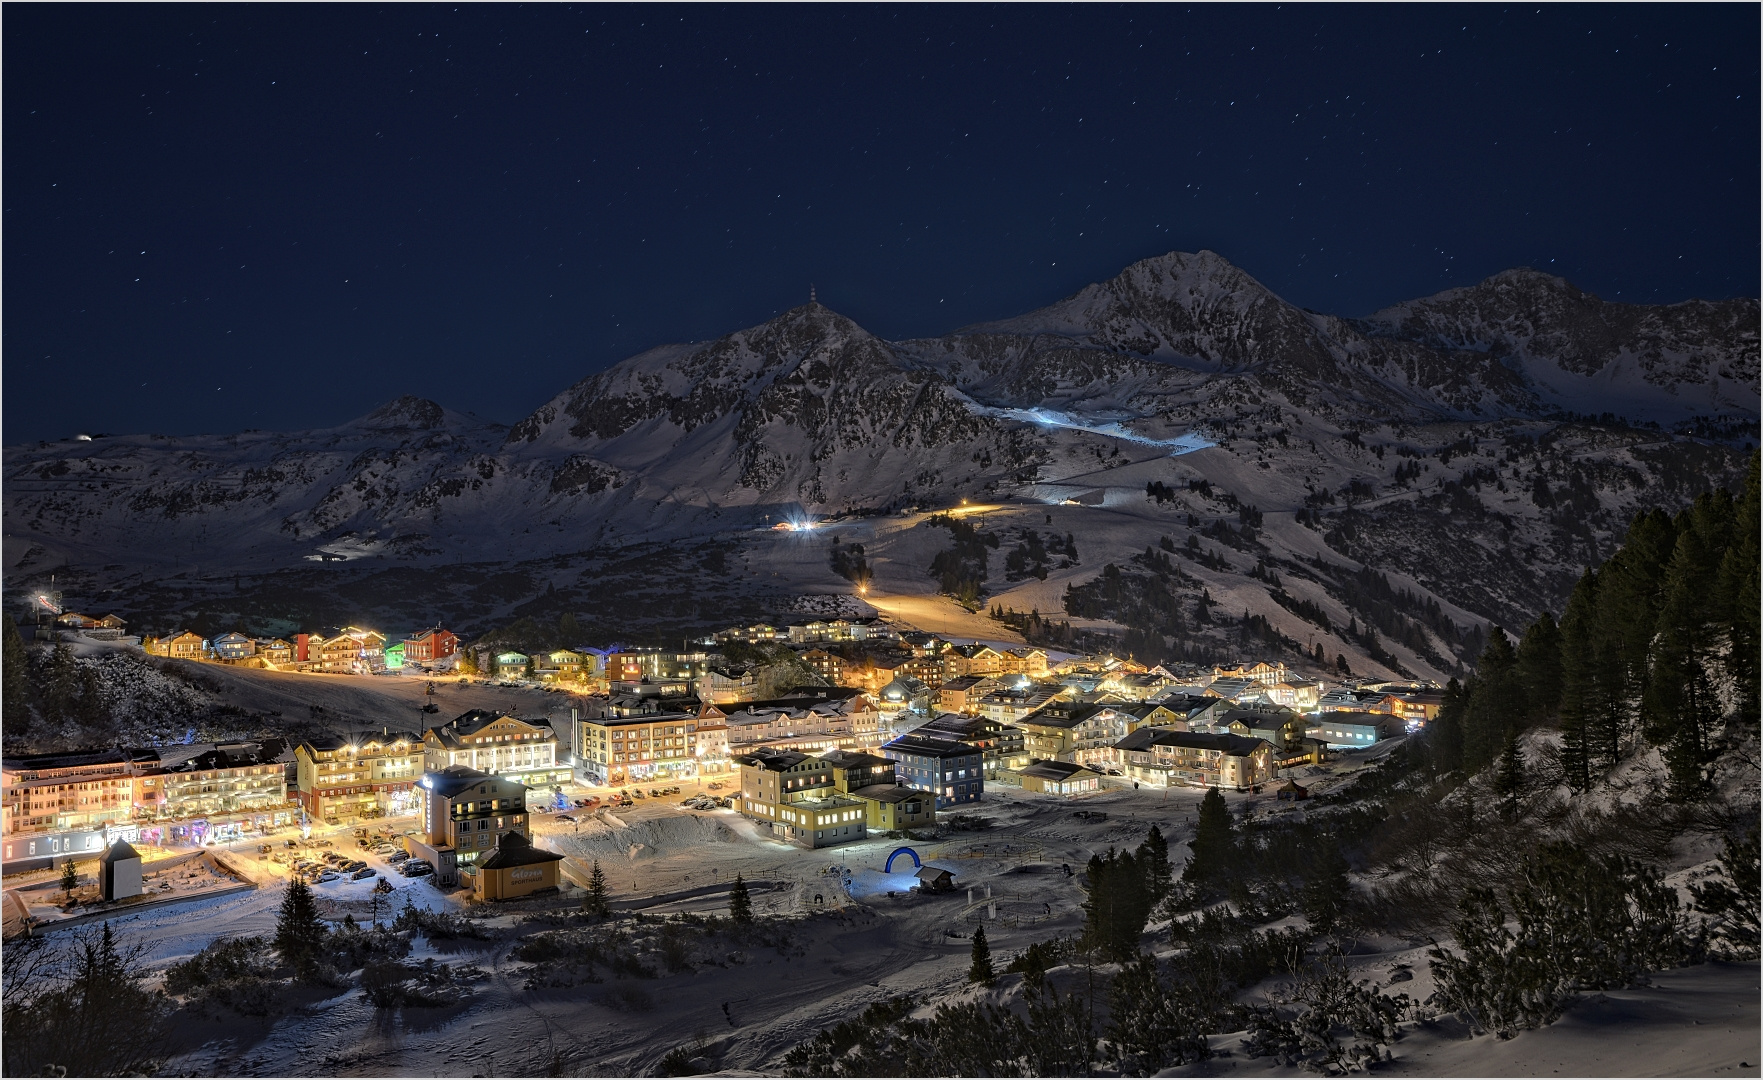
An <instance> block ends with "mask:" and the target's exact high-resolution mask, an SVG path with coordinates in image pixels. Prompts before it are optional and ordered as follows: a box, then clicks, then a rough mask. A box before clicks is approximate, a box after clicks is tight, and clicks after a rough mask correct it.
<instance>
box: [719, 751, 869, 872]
mask: <svg viewBox="0 0 1763 1080" xmlns="http://www.w3.org/2000/svg"><path fill="white" fill-rule="evenodd" d="M735 762H736V763H737V764H738V765H739V766H740V770H741V794H740V799H739V803H738V805H739V808H740V811H741V813H743V814H745V815H746V816H748V817H750V818H752V819H754V820H755V821H759V822H762V823H764V824H765V825H766V826H767V827H768V828H770V830H771V832H772V835H773V836H775V837H777V838H778V839H780V840H785V841H788V842H789V843H792V844H796V845H798V846H800V847H806V848H819V847H831V846H833V845H835V844H848V843H852V842H854V841H857V840H862V839H865V838H866V837H867V836H868V835H869V810H868V808H867V807H866V806H865V804H864V801H863V800H862V799H859V798H855V797H853V796H851V795H846V794H842V793H840V792H839V790H838V788H837V787H836V785H835V784H834V780H833V773H834V769H833V766H832V765H831V764H829V763H828V762H826V761H825V760H823V759H821V758H816V757H811V756H809V755H807V754H802V753H796V752H793V751H775V750H759V751H755V752H754V753H751V754H743V755H740V756H739V757H737V758H735Z"/></svg>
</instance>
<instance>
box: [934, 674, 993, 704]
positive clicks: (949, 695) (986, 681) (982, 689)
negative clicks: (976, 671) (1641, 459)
mask: <svg viewBox="0 0 1763 1080" xmlns="http://www.w3.org/2000/svg"><path fill="white" fill-rule="evenodd" d="M993 686H994V684H993V683H992V681H991V677H990V676H987V675H961V676H958V677H956V678H953V679H949V680H948V681H946V682H944V683H943V685H941V686H939V687H937V707H938V708H939V709H941V710H942V711H944V712H952V713H973V712H977V711H979V710H978V706H979V699H980V697H981V696H982V695H984V694H985V693H986V692H987V691H989V690H991V689H992V688H993Z"/></svg>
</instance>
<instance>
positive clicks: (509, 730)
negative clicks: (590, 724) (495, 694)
mask: <svg viewBox="0 0 1763 1080" xmlns="http://www.w3.org/2000/svg"><path fill="white" fill-rule="evenodd" d="M557 746H558V738H557V732H556V731H555V730H553V729H552V727H551V722H550V721H549V720H545V719H529V720H523V719H520V718H518V717H514V716H509V715H506V714H504V713H499V712H496V711H494V710H491V709H472V710H471V711H470V712H466V713H462V714H460V715H459V716H456V717H454V718H453V719H451V720H449V721H447V722H446V723H445V724H442V725H441V726H440V727H435V728H430V729H429V730H428V731H426V732H424V733H423V736H422V761H423V768H424V770H425V771H427V772H440V771H441V770H443V769H446V768H449V767H451V766H454V765H463V766H465V767H466V768H470V769H477V770H479V771H480V772H485V773H488V774H490V775H492V776H500V777H501V778H503V779H504V780H510V781H513V782H514V783H517V784H524V785H526V786H527V787H531V788H548V787H551V786H553V785H558V784H567V783H569V781H570V770H569V766H567V765H564V764H562V763H560V762H559V761H558V760H557Z"/></svg>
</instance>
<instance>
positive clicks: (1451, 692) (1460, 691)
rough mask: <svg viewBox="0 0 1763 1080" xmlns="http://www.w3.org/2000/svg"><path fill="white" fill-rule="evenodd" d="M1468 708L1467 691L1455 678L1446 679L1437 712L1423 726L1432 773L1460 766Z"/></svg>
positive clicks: (1441, 774)
mask: <svg viewBox="0 0 1763 1080" xmlns="http://www.w3.org/2000/svg"><path fill="white" fill-rule="evenodd" d="M1471 681H1472V682H1473V680H1471ZM1468 708H1469V692H1468V691H1467V690H1465V689H1464V688H1463V685H1462V684H1461V683H1459V682H1458V681H1457V680H1456V679H1452V680H1450V681H1449V682H1447V683H1446V684H1445V700H1444V702H1443V703H1442V704H1441V705H1440V706H1439V714H1438V715H1437V716H1435V717H1433V719H1432V723H1430V724H1428V725H1427V726H1426V750H1427V754H1428V756H1429V757H1430V759H1431V765H1432V771H1433V773H1434V775H1437V776H1443V775H1445V774H1446V773H1451V772H1455V771H1457V770H1458V769H1461V768H1462V767H1463V716H1464V713H1465V712H1467V711H1468Z"/></svg>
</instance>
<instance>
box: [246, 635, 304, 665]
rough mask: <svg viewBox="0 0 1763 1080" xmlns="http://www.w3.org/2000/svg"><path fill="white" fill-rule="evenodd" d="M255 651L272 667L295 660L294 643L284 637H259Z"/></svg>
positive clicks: (255, 644)
mask: <svg viewBox="0 0 1763 1080" xmlns="http://www.w3.org/2000/svg"><path fill="white" fill-rule="evenodd" d="M253 644H254V646H255V648H254V650H253V651H254V652H255V653H256V654H257V656H258V657H259V658H260V659H261V660H262V661H263V662H264V663H265V664H268V665H269V666H271V667H280V666H282V665H283V664H291V663H293V662H294V643H293V642H291V641H287V640H284V639H282V638H258V639H257V640H256V641H255V642H254V643H253Z"/></svg>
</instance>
